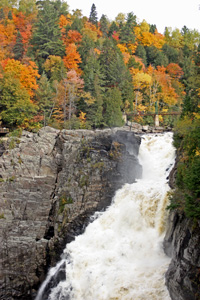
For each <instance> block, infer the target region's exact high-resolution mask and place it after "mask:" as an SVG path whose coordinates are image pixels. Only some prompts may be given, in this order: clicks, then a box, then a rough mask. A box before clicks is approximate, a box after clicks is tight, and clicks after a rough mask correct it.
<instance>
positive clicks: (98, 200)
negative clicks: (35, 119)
mask: <svg viewBox="0 0 200 300" xmlns="http://www.w3.org/2000/svg"><path fill="white" fill-rule="evenodd" d="M139 145H140V138H139V137H137V136H135V135H134V133H133V132H128V131H119V130H117V129H115V130H104V131H86V130H85V131H84V130H78V131H67V130H63V131H59V130H56V129H53V128H50V127H45V128H43V129H41V130H40V131H39V132H38V133H37V134H34V133H30V132H25V131H24V132H23V134H22V136H21V137H20V138H12V139H9V140H8V141H7V142H6V145H5V144H4V146H2V147H1V149H2V150H1V155H0V232H1V236H0V299H2V300H4V299H5V300H11V299H20V300H23V299H24V300H25V299H26V300H28V299H34V296H35V292H36V290H37V289H38V286H39V285H40V283H41V282H42V281H43V279H44V277H45V275H46V272H47V269H48V268H49V266H51V265H54V264H55V262H56V261H57V260H58V259H59V255H60V253H61V251H62V249H63V247H64V245H65V243H66V242H70V241H71V240H73V239H74V237H75V236H76V235H77V234H79V233H81V232H83V231H84V228H85V226H86V224H87V223H88V222H89V221H90V216H91V215H92V214H93V213H94V212H95V211H96V210H102V209H105V208H106V207H107V206H108V205H109V204H110V202H111V200H112V197H113V195H114V193H115V191H116V190H117V189H118V188H120V187H121V186H122V185H123V184H124V183H125V182H130V183H131V182H134V181H135V179H136V178H139V177H141V166H140V165H139V163H138V159H137V154H138V149H139Z"/></svg>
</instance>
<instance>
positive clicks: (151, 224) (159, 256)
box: [36, 132, 175, 300]
mask: <svg viewBox="0 0 200 300" xmlns="http://www.w3.org/2000/svg"><path fill="white" fill-rule="evenodd" d="M174 159H175V149H174V147H173V145H172V133H169V132H168V133H164V134H157V135H153V134H151V135H144V136H142V143H141V146H140V152H139V161H140V164H141V165H142V167H143V177H142V179H140V180H137V182H136V183H133V184H125V185H124V186H123V187H122V188H121V189H120V190H118V191H117V192H116V195H115V197H114V199H113V201H112V204H111V206H110V207H109V208H108V209H107V210H106V211H105V212H103V213H102V212H100V213H96V214H95V216H94V219H95V220H94V221H93V222H92V223H91V224H89V226H88V227H87V228H86V230H85V232H84V234H82V235H80V236H78V237H76V239H75V240H74V241H73V242H71V243H70V244H68V245H67V246H66V248H65V250H64V253H63V256H62V260H61V261H60V262H59V263H58V265H57V266H56V267H55V268H52V269H51V270H50V272H49V275H48V276H47V279H46V280H45V282H44V283H43V285H42V286H41V288H40V291H39V292H38V296H37V297H36V300H72V299H73V300H170V296H169V294H168V291H167V289H166V286H165V280H164V274H165V272H166V270H167V268H168V265H169V262H170V259H169V258H168V257H167V256H166V255H165V254H164V252H163V246H162V243H163V238H164V234H165V226H166V219H167V211H166V206H167V203H168V197H167V192H168V191H169V190H170V188H169V186H168V179H167V177H168V175H169V172H170V169H171V168H172V166H173V164H174ZM63 265H65V266H66V268H65V270H64V272H66V274H65V277H66V279H65V280H61V281H59V282H58V284H57V285H56V286H55V287H54V288H52V290H51V293H50V294H49V295H46V293H45V292H44V291H45V286H47V284H48V282H49V281H50V279H51V278H52V276H55V273H56V272H57V270H58V269H59V268H60V266H63Z"/></svg>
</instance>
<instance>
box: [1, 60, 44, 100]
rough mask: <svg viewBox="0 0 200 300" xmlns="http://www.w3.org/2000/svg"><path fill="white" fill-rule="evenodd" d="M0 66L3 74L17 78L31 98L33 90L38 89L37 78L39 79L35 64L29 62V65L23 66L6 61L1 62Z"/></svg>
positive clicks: (19, 63)
mask: <svg viewBox="0 0 200 300" xmlns="http://www.w3.org/2000/svg"><path fill="white" fill-rule="evenodd" d="M1 65H2V67H3V70H4V72H5V73H10V74H11V75H12V76H13V77H15V78H18V79H19V81H20V83H21V85H22V87H24V88H25V89H26V90H27V92H28V94H29V95H30V97H33V95H34V90H36V89H37V88H38V85H37V78H39V77H40V75H39V74H38V70H37V66H36V64H35V63H34V62H33V61H29V64H28V65H25V64H22V63H21V62H20V61H18V60H14V59H6V60H4V61H2V62H1Z"/></svg>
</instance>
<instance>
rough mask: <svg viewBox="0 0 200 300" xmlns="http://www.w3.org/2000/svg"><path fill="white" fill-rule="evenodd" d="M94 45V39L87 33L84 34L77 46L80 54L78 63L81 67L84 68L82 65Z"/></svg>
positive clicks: (84, 63)
mask: <svg viewBox="0 0 200 300" xmlns="http://www.w3.org/2000/svg"><path fill="white" fill-rule="evenodd" d="M94 46H95V43H94V41H93V40H92V39H91V38H90V37H89V36H88V35H84V36H83V38H82V41H81V44H80V47H79V48H78V52H79V54H80V55H81V60H82V63H81V64H80V66H81V69H84V66H85V65H86V62H87V59H88V56H89V52H90V50H91V49H93V48H94Z"/></svg>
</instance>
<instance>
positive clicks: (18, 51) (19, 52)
mask: <svg viewBox="0 0 200 300" xmlns="http://www.w3.org/2000/svg"><path fill="white" fill-rule="evenodd" d="M13 52H14V58H15V59H17V60H21V59H22V57H23V54H24V45H23V43H22V35H21V33H20V32H19V30H18V31H17V38H16V44H15V45H14V47H13Z"/></svg>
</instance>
